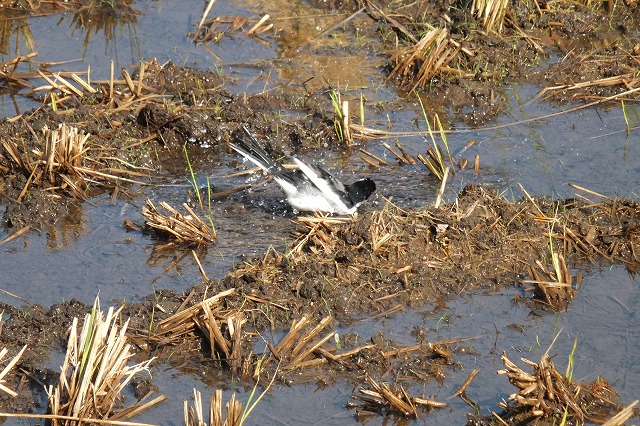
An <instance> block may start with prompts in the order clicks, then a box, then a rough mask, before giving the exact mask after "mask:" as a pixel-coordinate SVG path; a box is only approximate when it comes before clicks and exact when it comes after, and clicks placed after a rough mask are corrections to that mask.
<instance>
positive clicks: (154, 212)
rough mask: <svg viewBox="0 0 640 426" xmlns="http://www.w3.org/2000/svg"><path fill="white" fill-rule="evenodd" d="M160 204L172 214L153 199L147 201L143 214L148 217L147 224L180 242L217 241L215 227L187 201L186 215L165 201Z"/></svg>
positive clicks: (207, 242) (201, 242) (199, 242)
mask: <svg viewBox="0 0 640 426" xmlns="http://www.w3.org/2000/svg"><path fill="white" fill-rule="evenodd" d="M160 206H161V207H163V208H164V209H165V210H167V211H168V212H169V213H170V214H165V213H162V212H160V211H158V209H157V208H156V206H155V205H154V204H153V203H152V202H151V200H149V199H147V201H145V206H144V207H142V214H143V215H144V217H146V218H147V221H146V224H147V226H150V227H151V228H154V229H157V230H159V231H162V232H165V233H166V234H168V235H170V236H173V237H174V238H176V239H177V240H178V242H180V243H188V244H199V245H200V244H209V243H213V242H215V241H216V239H217V238H216V234H215V231H214V230H213V228H211V227H210V226H209V225H207V224H206V223H204V222H203V221H202V219H200V218H199V217H198V215H196V214H195V212H194V211H193V210H192V209H191V208H190V207H189V206H188V205H187V204H186V203H184V204H183V205H182V206H183V207H184V209H185V210H186V211H187V212H188V215H186V216H185V215H183V214H181V213H180V212H178V211H177V210H176V209H174V208H173V207H171V206H170V205H169V204H167V203H165V202H161V203H160Z"/></svg>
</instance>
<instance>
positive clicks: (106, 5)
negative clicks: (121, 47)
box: [71, 0, 141, 59]
mask: <svg viewBox="0 0 640 426" xmlns="http://www.w3.org/2000/svg"><path fill="white" fill-rule="evenodd" d="M132 4H133V0H119V1H116V0H111V1H100V2H91V3H90V4H88V5H86V6H83V7H81V8H80V9H79V10H77V11H74V13H73V18H72V19H71V29H72V31H71V34H72V35H73V34H74V33H75V32H76V31H79V32H84V40H83V43H82V45H83V48H84V51H83V59H84V57H85V55H86V53H87V48H88V47H89V43H90V42H91V38H92V37H93V36H94V35H95V34H98V33H99V32H102V33H103V34H104V39H105V53H109V48H110V46H111V45H112V44H113V46H114V48H115V46H116V44H115V43H114V41H115V39H116V36H117V32H118V31H117V30H120V31H119V32H121V33H122V32H125V30H126V31H128V32H129V35H130V38H131V40H137V35H136V24H137V22H138V16H139V15H141V12H140V11H139V10H137V9H136V8H134V7H133V5H132ZM134 44H136V45H137V43H134Z"/></svg>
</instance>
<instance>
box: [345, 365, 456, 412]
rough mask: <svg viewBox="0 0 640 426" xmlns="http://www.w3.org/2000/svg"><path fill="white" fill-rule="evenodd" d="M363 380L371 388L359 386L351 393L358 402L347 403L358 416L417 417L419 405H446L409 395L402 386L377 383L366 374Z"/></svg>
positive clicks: (440, 406) (432, 406)
mask: <svg viewBox="0 0 640 426" xmlns="http://www.w3.org/2000/svg"><path fill="white" fill-rule="evenodd" d="M365 380H366V381H367V383H368V384H369V386H371V388H372V389H367V388H365V387H363V386H361V387H360V388H359V389H358V393H354V394H353V395H351V398H352V399H354V400H356V401H359V402H358V403H351V404H349V406H350V407H352V408H356V409H357V411H356V414H357V416H358V417H364V416H368V415H372V414H378V413H380V414H383V413H386V414H390V413H399V414H401V415H403V416H408V417H413V418H416V419H417V418H418V407H419V406H423V407H431V408H444V407H446V406H447V405H448V404H446V403H444V402H438V401H434V400H431V399H425V398H421V397H415V396H410V395H409V393H408V392H407V391H406V390H405V389H404V387H402V386H394V387H393V388H392V387H390V386H389V385H387V384H384V383H381V384H379V383H377V382H376V381H375V380H374V379H372V378H371V377H370V376H368V375H367V377H366V378H365Z"/></svg>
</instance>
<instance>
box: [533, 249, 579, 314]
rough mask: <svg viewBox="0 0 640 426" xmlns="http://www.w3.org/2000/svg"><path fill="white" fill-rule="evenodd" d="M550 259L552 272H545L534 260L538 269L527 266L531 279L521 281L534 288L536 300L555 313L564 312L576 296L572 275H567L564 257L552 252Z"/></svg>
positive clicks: (540, 264)
mask: <svg viewBox="0 0 640 426" xmlns="http://www.w3.org/2000/svg"><path fill="white" fill-rule="evenodd" d="M552 259H553V266H554V270H553V271H547V270H546V268H545V267H544V266H543V265H542V263H541V262H540V261H539V260H536V262H535V263H536V266H537V268H538V269H536V268H535V267H533V266H529V274H530V275H531V277H532V278H533V279H532V280H523V281H522V282H523V283H525V284H533V285H534V286H535V287H534V296H535V297H536V299H537V300H539V301H541V302H542V303H545V304H546V305H547V306H549V307H550V308H551V309H553V310H555V311H565V310H566V309H567V308H568V307H569V302H571V301H572V300H573V299H574V298H575V295H576V291H575V289H574V288H573V275H571V274H570V273H569V269H568V268H567V264H566V262H565V260H564V256H563V255H562V254H561V253H556V252H553V253H552ZM539 270H540V271H542V273H540V272H539ZM542 274H544V275H542ZM545 276H546V277H545ZM545 278H546V279H545Z"/></svg>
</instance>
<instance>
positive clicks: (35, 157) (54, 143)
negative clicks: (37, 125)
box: [2, 123, 140, 201]
mask: <svg viewBox="0 0 640 426" xmlns="http://www.w3.org/2000/svg"><path fill="white" fill-rule="evenodd" d="M89 137H90V135H89V134H88V133H85V132H84V131H82V130H79V129H78V128H77V127H73V126H68V125H66V124H65V123H60V124H59V125H58V128H57V129H49V127H48V126H46V125H45V126H44V127H43V128H42V139H38V142H40V141H42V143H41V145H42V147H41V148H40V147H38V148H36V149H29V148H28V147H27V145H26V144H25V143H24V141H23V140H22V141H20V143H18V142H12V141H10V140H7V139H5V140H3V141H2V148H3V149H4V154H5V155H6V157H7V158H9V159H10V160H11V161H12V165H13V166H14V167H17V168H18V170H19V171H20V172H21V173H23V174H24V175H25V176H28V179H27V183H26V185H25V186H24V188H23V189H22V192H21V194H20V196H19V197H18V201H20V200H21V199H22V198H23V197H24V196H25V194H26V193H27V191H28V189H29V187H30V186H31V185H33V184H38V185H41V186H43V187H46V188H48V189H49V190H51V191H57V190H60V191H65V192H67V193H69V194H70V195H72V196H73V197H75V198H80V199H85V198H87V196H86V193H87V191H88V189H89V187H90V185H96V186H109V185H111V186H113V185H116V184H117V183H118V182H135V181H133V180H131V179H129V178H127V177H123V175H124V176H126V175H132V176H140V174H139V173H136V172H133V171H127V170H122V169H118V168H113V167H106V165H104V164H101V163H100V161H99V159H95V158H93V159H89V158H88V156H87V152H88V151H89V146H88V143H87V142H88V140H89ZM95 151H101V150H100V148H96V149H95ZM87 163H91V165H88V164H87Z"/></svg>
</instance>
